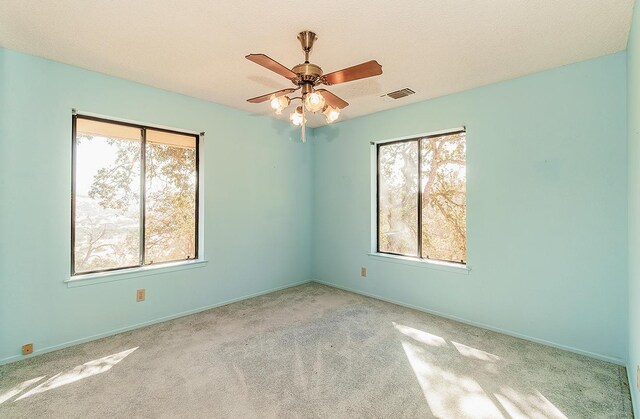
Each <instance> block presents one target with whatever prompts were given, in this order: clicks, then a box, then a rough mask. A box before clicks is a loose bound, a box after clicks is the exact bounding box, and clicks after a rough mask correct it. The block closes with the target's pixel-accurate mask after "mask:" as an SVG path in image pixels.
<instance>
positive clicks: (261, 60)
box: [245, 54, 298, 80]
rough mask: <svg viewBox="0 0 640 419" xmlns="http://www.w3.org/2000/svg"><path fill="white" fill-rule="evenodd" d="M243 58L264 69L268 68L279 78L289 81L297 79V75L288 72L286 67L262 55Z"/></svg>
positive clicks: (250, 55)
mask: <svg viewBox="0 0 640 419" xmlns="http://www.w3.org/2000/svg"><path fill="white" fill-rule="evenodd" d="M245 58H246V59H247V60H249V61H253V62H254V63H256V64H258V65H261V66H263V67H264V68H268V69H269V70H271V71H273V72H274V73H278V74H280V75H281V76H283V77H286V78H288V79H289V80H295V79H297V78H298V75H297V74H296V73H294V72H293V71H291V70H289V69H288V68H287V67H285V66H283V65H282V64H280V63H279V62H277V61H276V60H274V59H273V58H270V57H267V56H266V55H264V54H249V55H247V56H246V57H245Z"/></svg>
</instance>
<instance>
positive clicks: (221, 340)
mask: <svg viewBox="0 0 640 419" xmlns="http://www.w3.org/2000/svg"><path fill="white" fill-rule="evenodd" d="M0 417H2V418H14V417H25V418H26V417H29V418H33V417H36V418H39V417H47V418H49V417H53V418H89V417H110V418H112V417H113V418H130V417H149V418H173V417H180V418H204V417H242V418H246V417H323V418H324V417H367V418H371V417H411V418H416V417H438V418H465V417H472V418H482V417H489V418H510V417H533V418H563V417H568V418H630V417H632V413H631V405H630V402H629V392H628V388H627V386H626V383H625V370H624V368H622V367H619V366H616V365H613V364H609V363H606V362H602V361H598V360H594V359H591V358H588V357H585V356H581V355H576V354H573V353H569V352H565V351H562V350H558V349H554V348H550V347H546V346H542V345H539V344H535V343H531V342H528V341H525V340H521V339H517V338H513V337H509V336H505V335H502V334H499V333H495V332H490V331H487V330H483V329H479V328H477V327H472V326H468V325H464V324H461V323H457V322H454V321H450V320H446V319H443V318H440V317H436V316H433V315H429V314H425V313H422V312H419V311H415V310H411V309H407V308H404V307H400V306H397V305H394V304H389V303H385V302H382V301H378V300H375V299H371V298H367V297H363V296H359V295H356V294H352V293H349V292H344V291H340V290H337V289H334V288H330V287H326V286H323V285H319V284H313V283H312V284H308V285H302V286H298V287H295V288H290V289H287V290H284V291H280V292H276V293H272V294H268V295H265V296H262V297H257V298H253V299H250V300H245V301H242V302H239V303H235V304H232V305H228V306H225V307H221V308H216V309H212V310H209V311H206V312H202V313H199V314H195V315H191V316H188V317H183V318H180V319H176V320H172V321H168V322H164V323H161V324H157V325H153V326H149V327H145V328H142V329H138V330H134V331H131V332H127V333H122V334H119V335H116V336H112V337H108V338H104V339H100V340H98V341H94V342H90V343H86V344H83V345H78V346H75V347H71V348H67V349H64V350H60V351H57V352H53V353H49V354H45V355H41V356H38V357H34V358H31V359H28V360H24V361H21V362H17V363H13V364H9V365H5V366H2V367H0Z"/></svg>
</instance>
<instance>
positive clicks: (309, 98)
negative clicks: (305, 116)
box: [304, 92, 325, 112]
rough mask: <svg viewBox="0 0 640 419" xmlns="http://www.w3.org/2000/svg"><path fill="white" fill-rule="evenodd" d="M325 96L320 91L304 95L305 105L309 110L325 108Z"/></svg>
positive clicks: (316, 110) (315, 110)
mask: <svg viewBox="0 0 640 419" xmlns="http://www.w3.org/2000/svg"><path fill="white" fill-rule="evenodd" d="M324 104H325V100H324V97H323V96H322V95H321V94H320V93H318V92H312V93H307V94H306V95H305V97H304V107H305V108H306V109H307V110H308V111H309V112H318V111H319V110H322V108H324Z"/></svg>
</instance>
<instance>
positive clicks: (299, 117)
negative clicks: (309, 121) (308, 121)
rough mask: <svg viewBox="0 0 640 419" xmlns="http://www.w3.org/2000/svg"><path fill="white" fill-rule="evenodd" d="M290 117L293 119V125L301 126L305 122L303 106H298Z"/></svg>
mask: <svg viewBox="0 0 640 419" xmlns="http://www.w3.org/2000/svg"><path fill="white" fill-rule="evenodd" d="M289 119H290V120H291V123H292V124H293V125H296V126H300V125H302V124H304V122H305V118H304V114H303V113H302V106H298V108H297V109H296V111H295V112H293V113H291V115H289Z"/></svg>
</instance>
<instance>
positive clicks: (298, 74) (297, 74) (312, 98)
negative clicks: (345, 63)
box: [245, 31, 382, 136]
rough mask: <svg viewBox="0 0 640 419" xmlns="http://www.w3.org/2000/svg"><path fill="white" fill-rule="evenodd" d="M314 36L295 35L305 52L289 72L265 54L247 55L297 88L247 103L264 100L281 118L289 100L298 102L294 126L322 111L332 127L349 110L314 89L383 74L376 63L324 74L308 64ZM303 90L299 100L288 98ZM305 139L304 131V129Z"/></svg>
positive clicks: (330, 96)
mask: <svg viewBox="0 0 640 419" xmlns="http://www.w3.org/2000/svg"><path fill="white" fill-rule="evenodd" d="M317 39H318V38H317V36H316V34H315V33H313V32H310V31H303V32H300V33H299V34H298V40H299V41H300V44H301V45H302V50H303V51H304V63H302V64H298V65H296V66H294V67H293V68H291V69H288V68H287V67H285V66H283V65H282V64H280V63H278V62H277V61H275V60H274V59H272V58H270V57H267V56H266V55H264V54H249V55H247V56H246V57H245V58H246V59H247V60H249V61H253V62H254V63H256V64H258V65H261V66H263V67H265V68H267V69H269V70H271V71H273V72H275V73H278V74H280V75H281V76H283V77H285V78H287V79H289V80H290V81H291V82H292V83H293V84H294V85H296V86H297V87H295V88H289V89H282V90H278V91H277V92H272V93H267V94H266V95H262V96H257V97H254V98H251V99H247V102H250V103H262V102H265V101H267V100H269V101H270V102H271V108H272V109H273V110H274V111H275V112H276V114H278V115H280V114H281V113H282V111H283V110H284V109H285V108H287V107H288V106H289V105H290V104H291V101H292V100H296V99H300V100H301V101H302V104H301V105H300V106H298V107H297V108H296V110H295V111H294V112H292V113H291V115H290V116H289V119H290V120H291V122H292V123H293V124H294V125H297V126H303V127H304V124H305V123H306V118H305V116H304V113H305V111H308V112H312V113H315V112H319V111H321V112H322V113H323V114H324V116H325V118H326V121H327V123H329V124H330V123H331V122H333V121H335V120H336V119H338V116H339V115H340V111H341V110H342V109H344V108H345V107H347V106H349V103H347V102H346V101H344V100H342V99H340V98H339V97H338V96H336V95H334V94H333V93H331V92H329V91H328V90H326V89H316V86H319V85H322V84H324V85H326V86H332V85H334V84H338V83H345V82H348V81H353V80H359V79H364V78H367V77H373V76H378V75H380V74H382V66H381V65H380V64H379V63H378V62H377V61H375V60H371V61H367V62H366V63H362V64H358V65H355V66H353V67H349V68H345V69H342V70H338V71H334V72H333V73H329V74H323V72H322V68H320V66H318V65H316V64H313V63H311V62H309V53H310V52H311V48H313V43H314V42H315V41H316V40H317ZM298 89H302V92H301V93H302V94H301V96H298V97H293V98H290V97H289V96H287V95H289V94H291V93H293V92H295V91H297V90H298ZM303 136H304V129H303Z"/></svg>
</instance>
